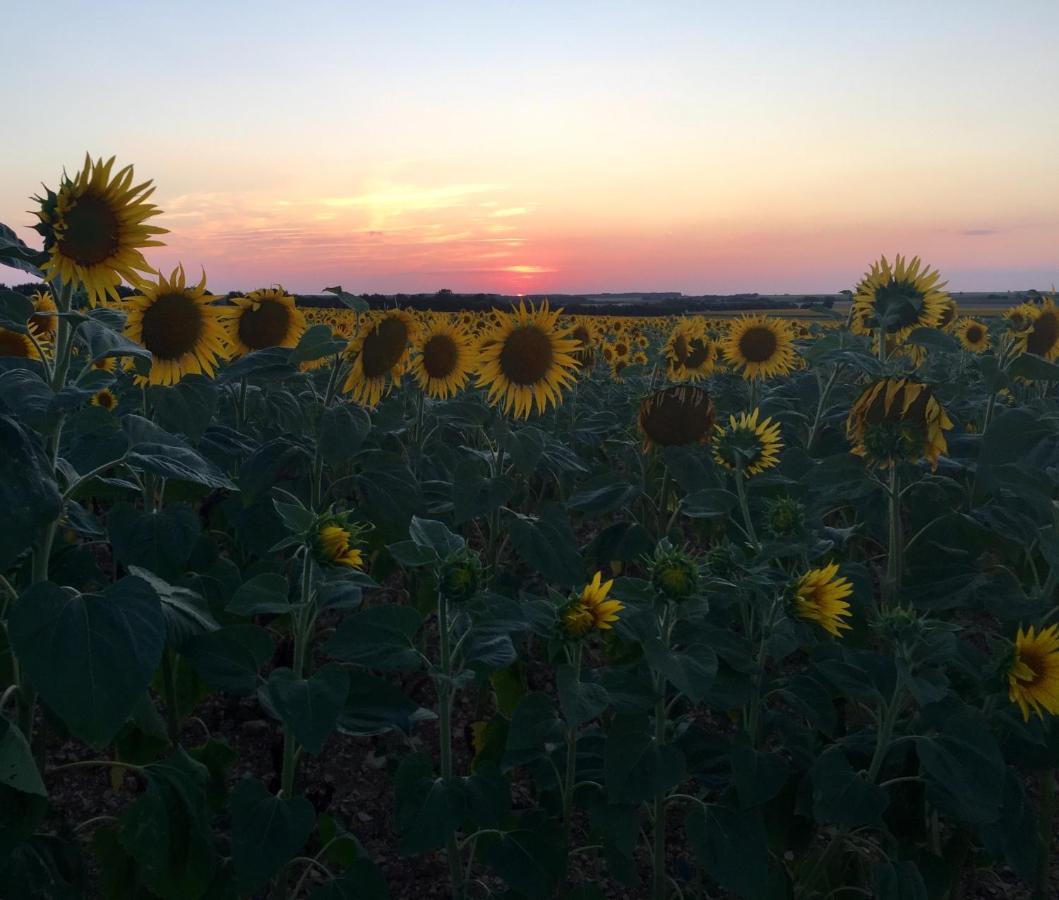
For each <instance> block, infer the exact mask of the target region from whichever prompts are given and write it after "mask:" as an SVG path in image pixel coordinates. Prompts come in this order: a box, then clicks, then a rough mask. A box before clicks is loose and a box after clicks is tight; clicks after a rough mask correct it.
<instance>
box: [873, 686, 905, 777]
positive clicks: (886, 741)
mask: <svg viewBox="0 0 1059 900" xmlns="http://www.w3.org/2000/svg"><path fill="white" fill-rule="evenodd" d="M903 688H904V682H903V679H902V678H901V675H900V669H898V676H897V683H896V684H895V685H894V692H893V696H892V697H891V698H890V702H889V703H888V704H886V706H885V707H884V708H883V715H882V723H881V724H880V725H879V734H878V735H877V737H876V741H875V753H874V754H873V755H872V759H871V765H870V766H869V767H868V783H869V784H875V780H876V778H878V777H879V772H880V771H881V770H882V767H883V763H884V762H885V761H886V754H887V753H888V752H889V750H890V744H891V743H892V742H893V736H894V727H895V726H896V725H897V716H898V713H900V711H901V701H902V699H903V698H902V696H901V693H902V689H903Z"/></svg>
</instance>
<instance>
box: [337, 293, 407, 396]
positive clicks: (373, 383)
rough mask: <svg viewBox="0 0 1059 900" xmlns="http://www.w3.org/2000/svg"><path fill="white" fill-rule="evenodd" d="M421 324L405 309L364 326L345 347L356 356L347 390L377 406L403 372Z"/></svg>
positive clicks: (386, 313) (347, 381)
mask: <svg viewBox="0 0 1059 900" xmlns="http://www.w3.org/2000/svg"><path fill="white" fill-rule="evenodd" d="M417 331H418V325H417V323H416V321H415V319H413V318H412V316H410V315H409V314H408V313H407V312H406V311H405V310H402V309H390V310H387V311H386V312H385V313H383V314H382V316H380V317H379V318H378V319H376V320H375V321H373V322H371V323H370V324H365V325H364V326H362V329H361V331H360V332H359V333H358V335H357V337H356V338H354V339H353V340H352V341H350V343H349V346H348V347H347V348H346V352H347V354H348V355H350V356H352V357H353V368H352V369H351V370H350V373H349V376H348V377H347V378H346V383H345V385H344V390H345V391H346V392H347V393H349V394H351V395H352V398H353V400H354V401H355V402H357V403H360V404H361V405H363V406H367V407H370V408H374V407H375V406H377V405H378V403H379V401H380V400H381V399H382V396H383V394H385V393H386V392H387V391H389V389H390V388H391V387H392V386H393V383H394V381H396V380H397V379H399V378H400V377H401V375H403V374H404V371H405V367H406V365H407V362H408V355H409V350H410V346H411V342H412V341H413V340H414V338H415V336H416V332H417Z"/></svg>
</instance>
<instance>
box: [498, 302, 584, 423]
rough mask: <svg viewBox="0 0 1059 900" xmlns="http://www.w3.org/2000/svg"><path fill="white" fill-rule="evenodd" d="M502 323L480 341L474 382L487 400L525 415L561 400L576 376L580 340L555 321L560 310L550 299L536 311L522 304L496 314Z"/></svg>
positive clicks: (556, 403)
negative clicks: (549, 302) (476, 375)
mask: <svg viewBox="0 0 1059 900" xmlns="http://www.w3.org/2000/svg"><path fill="white" fill-rule="evenodd" d="M498 315H499V316H500V324H499V325H498V326H497V328H496V329H495V330H494V331H493V332H492V334H490V335H489V336H488V337H487V339H486V340H484V341H483V342H482V349H481V356H480V364H479V369H478V382H477V384H478V386H479V387H487V388H488V389H489V392H488V394H487V399H488V400H489V402H490V403H491V404H493V405H495V406H502V407H503V410H504V412H505V413H509V412H512V411H513V412H514V415H515V417H516V418H520V419H524V418H527V417H528V416H529V414H530V411H531V410H532V409H534V408H536V411H537V412H543V411H544V410H545V409H547V408H548V407H549V406H551V405H556V406H557V405H558V404H559V403H560V402H561V401H562V389H563V388H564V387H566V386H567V385H569V384H570V383H572V382H573V381H574V380H575V378H576V372H577V369H578V362H577V359H576V358H575V357H574V355H573V354H574V353H575V351H576V350H577V349H578V346H579V344H578V342H577V341H576V340H574V339H573V338H572V337H570V336H569V335H570V331H569V329H564V328H560V327H559V326H558V324H557V320H558V318H559V311H552V310H549V308H548V301H547V300H545V301H544V303H543V304H541V306H540V307H539V308H537V309H534V308H533V304H532V303H531V304H530V305H529V306H527V305H526V304H525V303H524V302H520V303H519V306H518V309H512V311H511V312H509V313H498Z"/></svg>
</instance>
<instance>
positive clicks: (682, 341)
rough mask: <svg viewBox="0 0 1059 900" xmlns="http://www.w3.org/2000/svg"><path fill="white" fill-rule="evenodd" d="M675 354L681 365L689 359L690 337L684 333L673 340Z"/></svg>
mask: <svg viewBox="0 0 1059 900" xmlns="http://www.w3.org/2000/svg"><path fill="white" fill-rule="evenodd" d="M673 355H674V356H676V358H677V362H678V363H680V365H684V364H685V363H686V362H687V361H688V339H687V338H686V337H684V335H682V334H678V335H677V336H676V339H675V340H674V341H673Z"/></svg>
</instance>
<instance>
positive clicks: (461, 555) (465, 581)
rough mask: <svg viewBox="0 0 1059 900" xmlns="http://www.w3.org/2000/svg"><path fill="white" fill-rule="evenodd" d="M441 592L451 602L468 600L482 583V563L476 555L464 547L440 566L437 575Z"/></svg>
mask: <svg viewBox="0 0 1059 900" xmlns="http://www.w3.org/2000/svg"><path fill="white" fill-rule="evenodd" d="M438 583H439V586H440V588H441V592H442V593H443V594H444V595H445V597H446V598H447V599H449V600H451V601H453V602H456V603H460V602H463V601H465V600H470V599H471V597H473V596H474V595H475V594H476V593H477V592H478V588H479V587H480V586H481V583H482V561H481V560H480V559H479V558H478V554H477V553H475V552H474V551H473V550H471V549H469V548H467V547H465V548H463V549H462V550H458V551H457V552H456V553H454V554H453V555H452V556H450V557H449V558H448V559H446V560H445V561H444V563H442V565H441V571H440V572H439V573H438Z"/></svg>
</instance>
